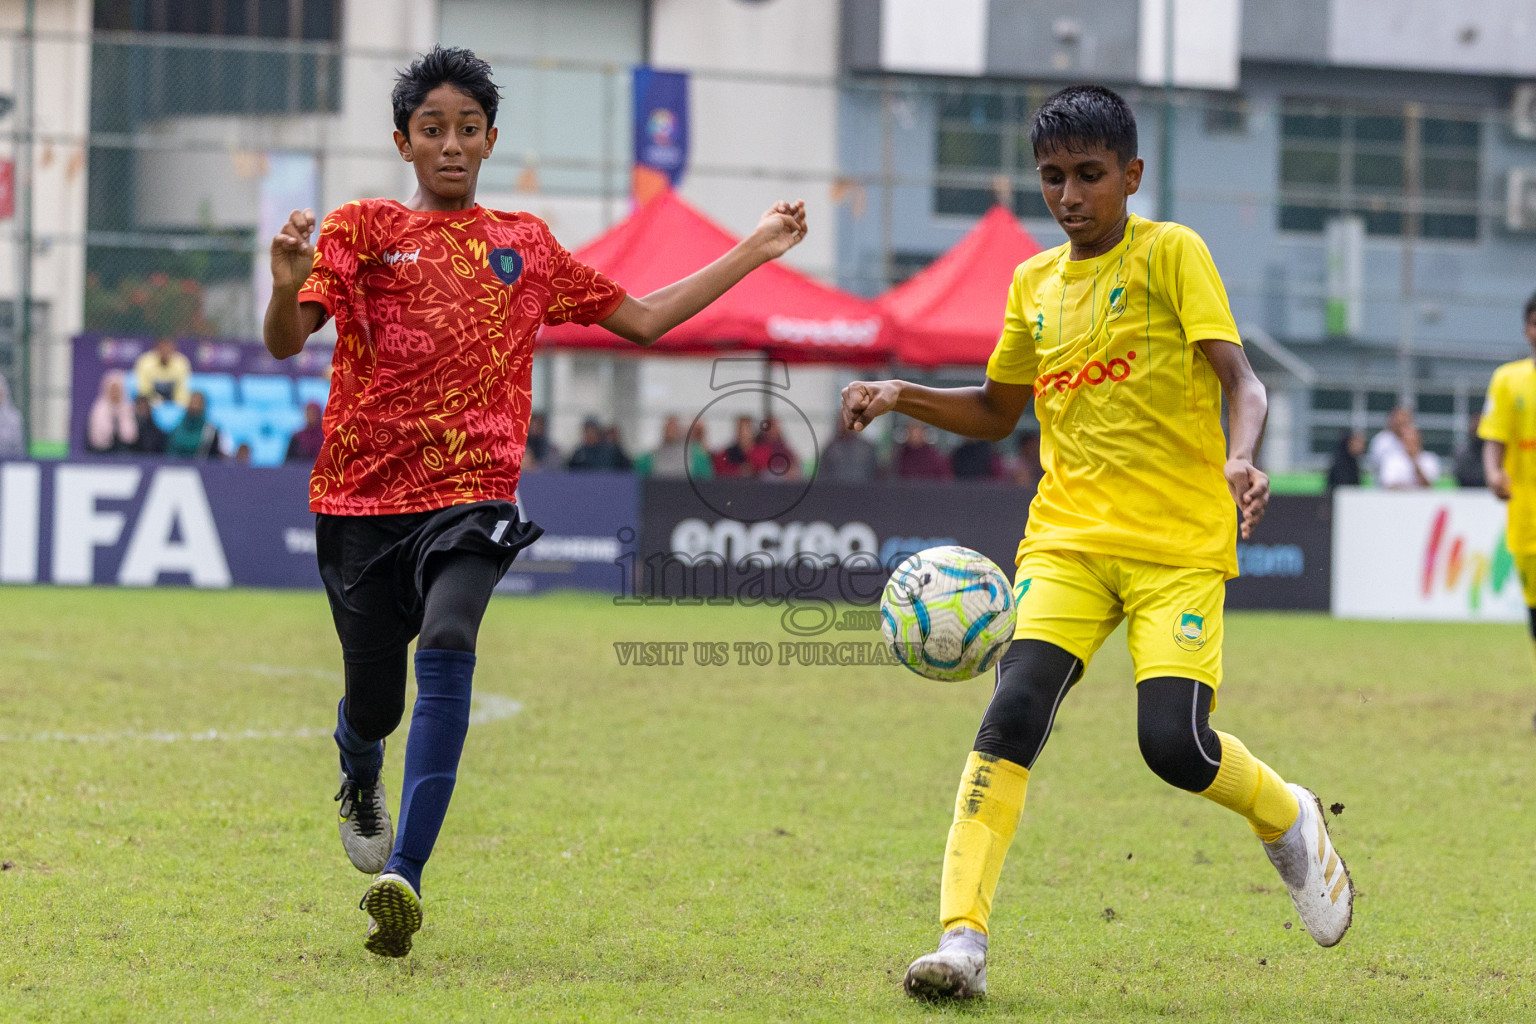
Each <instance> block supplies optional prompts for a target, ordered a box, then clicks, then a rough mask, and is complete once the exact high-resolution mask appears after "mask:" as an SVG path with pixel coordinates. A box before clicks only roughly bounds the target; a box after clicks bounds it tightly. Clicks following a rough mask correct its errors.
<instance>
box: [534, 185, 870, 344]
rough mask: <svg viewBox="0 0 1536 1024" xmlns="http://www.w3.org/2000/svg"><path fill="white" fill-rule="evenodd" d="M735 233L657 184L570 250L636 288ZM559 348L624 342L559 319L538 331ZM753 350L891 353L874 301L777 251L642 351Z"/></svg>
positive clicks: (647, 287) (655, 284)
mask: <svg viewBox="0 0 1536 1024" xmlns="http://www.w3.org/2000/svg"><path fill="white" fill-rule="evenodd" d="M735 244H736V239H735V238H734V237H732V236H731V234H730V233H729V232H727V231H726V230H725V229H724V228H721V227H719V226H718V225H716V224H715V223H713V222H712V221H710V220H709V219H708V218H707V217H705V216H704V215H703V214H701V213H699V211H697V210H695V209H694V208H693V207H691V206H689V205H688V204H687V203H685V202H683V200H682V199H680V198H679V197H678V196H677V194H676V193H674V192H670V191H669V192H664V193H662V194H661V195H659V196H657V197H656V198H655V199H652V200H651V201H650V202H649V203H646V204H645V205H644V206H642V207H640V208H639V209H638V210H636V211H635V212H634V213H633V214H631V215H630V216H629V217H628V218H626V219H625V220H623V221H621V222H620V223H618V224H616V225H614V226H613V227H612V228H611V229H609V230H608V231H607V232H606V233H605V234H603V235H601V236H599V237H598V238H596V239H594V240H593V241H592V242H590V243H588V244H587V245H585V246H583V247H582V248H580V249H578V250H577V251H576V253H575V256H576V258H577V259H579V260H581V261H582V262H583V263H585V264H587V265H588V266H591V267H594V268H596V269H597V270H600V271H602V272H603V273H604V274H607V275H608V276H609V277H611V278H613V279H614V280H615V281H617V282H619V284H621V285H623V286H624V287H625V288H626V289H628V290H629V291H630V292H631V293H633V294H635V295H644V294H646V293H647V292H651V291H654V290H656V289H658V288H662V287H665V286H666V285H669V284H671V283H672V282H674V281H676V280H678V279H679V278H682V277H686V276H687V275H689V274H691V273H693V272H694V271H695V270H698V269H699V268H700V267H703V266H704V265H705V264H707V263H709V262H711V261H712V260H714V259H717V258H718V257H720V256H723V255H725V253H726V251H727V250H729V249H730V248H731V246H733V245H735ZM539 340H540V343H541V344H544V345H551V346H559V347H562V348H591V349H632V348H633V346H632V345H630V343H629V342H627V341H624V340H623V339H622V338H618V337H616V336H614V335H612V334H610V333H608V332H607V331H605V330H603V329H602V328H601V327H598V326H595V325H593V326H581V325H578V324H558V325H556V326H553V327H546V328H544V329H543V331H542V332H541V333H540V335H539ZM732 350H744V351H761V352H767V353H769V354H771V355H774V356H778V357H780V358H785V359H791V360H797V361H810V360H816V361H821V362H836V363H869V362H882V361H884V360H886V359H888V358H889V357H890V354H891V345H890V341H889V339H888V338H887V332H886V330H885V322H884V318H883V317H882V316H881V314H880V311H879V309H877V308H876V306H875V304H874V303H873V302H871V301H869V300H867V299H861V298H859V297H858V296H856V295H850V294H848V293H847V292H843V291H839V290H838V289H836V288H832V287H830V286H828V285H824V284H821V283H820V282H818V281H816V280H814V279H812V278H810V277H808V276H806V275H805V274H802V273H800V272H799V271H797V270H793V269H791V268H790V267H788V266H786V265H785V264H783V263H782V262H779V261H777V260H775V261H774V262H772V263H769V264H766V265H764V266H762V267H759V268H758V269H756V270H754V271H753V272H752V273H750V274H748V275H747V276H746V277H745V278H744V279H742V281H741V282H740V283H739V284H737V285H736V286H735V287H734V288H732V289H731V290H730V291H728V292H726V293H725V294H724V295H723V296H721V297H720V298H719V299H717V300H716V301H715V302H714V303H713V304H712V305H710V306H709V308H707V309H705V310H704V311H703V312H702V313H700V314H699V315H698V316H695V317H694V318H693V319H691V320H689V321H688V322H686V323H684V324H683V325H681V326H680V327H678V328H677V329H675V330H673V331H669V332H668V333H667V334H666V335H665V336H664V337H662V338H661V340H659V341H658V342H656V344H655V345H654V346H652V347H651V349H650V350H649V351H653V352H671V353H680V354H689V353H694V354H698V353H710V352H721V351H732Z"/></svg>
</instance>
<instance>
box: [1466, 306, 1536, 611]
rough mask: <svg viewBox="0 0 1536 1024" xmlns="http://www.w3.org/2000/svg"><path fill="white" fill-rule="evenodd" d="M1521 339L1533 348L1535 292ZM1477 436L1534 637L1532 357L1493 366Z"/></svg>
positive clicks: (1535, 400)
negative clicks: (1504, 505) (1502, 511)
mask: <svg viewBox="0 0 1536 1024" xmlns="http://www.w3.org/2000/svg"><path fill="white" fill-rule="evenodd" d="M1525 340H1526V341H1528V342H1530V344H1531V347H1532V348H1533V349H1536V295H1532V296H1531V297H1530V299H1529V300H1528V301H1527V302H1526V304H1525ZM1477 436H1478V437H1480V438H1482V439H1483V472H1484V473H1485V474H1487V477H1488V489H1489V490H1490V491H1492V492H1493V493H1494V494H1495V495H1497V496H1498V497H1499V499H1500V500H1502V501H1507V502H1509V525H1508V526H1507V527H1506V528H1505V531H1504V543H1505V545H1506V546H1507V547H1508V548H1509V553H1510V554H1511V555H1514V556H1515V570H1516V571H1517V572H1519V573H1520V582H1521V583H1522V584H1523V585H1524V587H1525V605H1526V607H1527V608H1528V609H1530V617H1531V636H1532V638H1536V361H1533V360H1532V359H1531V358H1530V357H1526V358H1525V359H1519V360H1516V361H1515V362H1513V363H1505V364H1504V365H1503V366H1501V367H1499V368H1498V369H1497V370H1495V371H1493V380H1491V381H1489V382H1488V400H1487V401H1486V402H1484V403H1483V419H1482V422H1481V423H1479V424H1478V427H1477Z"/></svg>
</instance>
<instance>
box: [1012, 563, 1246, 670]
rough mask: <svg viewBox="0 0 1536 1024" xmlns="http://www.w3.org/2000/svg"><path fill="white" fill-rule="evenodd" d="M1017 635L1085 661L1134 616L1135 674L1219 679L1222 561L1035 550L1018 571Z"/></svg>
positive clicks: (1131, 629)
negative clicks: (1184, 562)
mask: <svg viewBox="0 0 1536 1024" xmlns="http://www.w3.org/2000/svg"><path fill="white" fill-rule="evenodd" d="M1014 580H1015V582H1014V587H1013V592H1014V595H1015V596H1016V597H1017V598H1018V603H1019V612H1018V614H1019V620H1018V621H1019V624H1018V629H1017V630H1016V631H1015V633H1014V638H1015V639H1021V638H1024V639H1033V640H1044V641H1045V642H1047V643H1051V644H1055V645H1056V646H1057V647H1060V648H1062V649H1064V650H1066V651H1067V652H1069V653H1071V654H1073V655H1076V656H1077V657H1078V658H1081V659H1082V662H1083V665H1084V667H1086V666H1087V664H1088V662H1089V661H1091V660H1092V659H1093V655H1094V653H1095V652H1097V651H1098V649H1099V647H1100V646H1102V645H1103V643H1104V641H1105V639H1107V638H1108V637H1109V634H1111V633H1113V632H1114V631H1115V627H1116V626H1118V625H1120V620H1121V619H1129V620H1130V624H1129V627H1128V629H1129V632H1130V637H1129V647H1130V649H1131V661H1132V663H1133V664H1134V665H1135V667H1136V682H1138V683H1139V682H1141V681H1142V680H1143V679H1155V678H1157V677H1159V676H1177V677H1179V678H1182V679H1194V680H1196V681H1198V682H1202V683H1205V684H1206V685H1208V686H1210V687H1211V689H1213V690H1214V689H1216V688H1217V687H1219V686H1220V685H1221V637H1222V616H1221V611H1222V604H1223V602H1224V601H1225V599H1226V593H1227V589H1226V579H1225V578H1224V576H1223V575H1222V573H1221V572H1220V571H1219V570H1217V569H1183V568H1179V567H1177V566H1170V565H1158V564H1157V563H1156V562H1143V561H1139V560H1137V559H1134V558H1118V557H1115V556H1113V555H1097V554H1089V553H1087V552H1083V551H1031V552H1030V553H1029V554H1027V555H1025V556H1024V560H1023V561H1022V562H1021V563H1019V572H1018V575H1017V576H1016V577H1015V578H1014Z"/></svg>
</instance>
